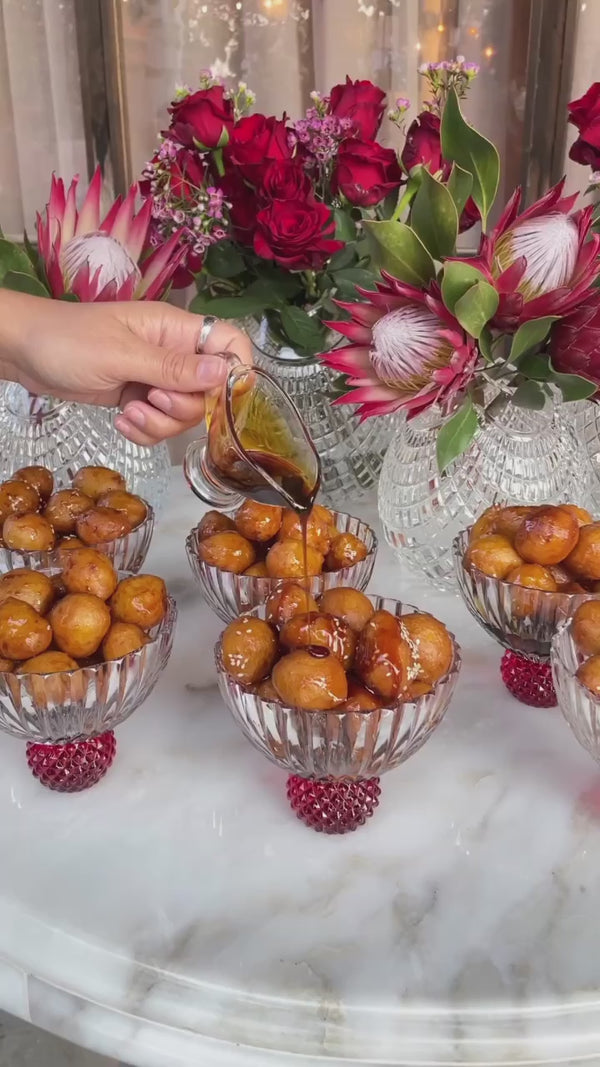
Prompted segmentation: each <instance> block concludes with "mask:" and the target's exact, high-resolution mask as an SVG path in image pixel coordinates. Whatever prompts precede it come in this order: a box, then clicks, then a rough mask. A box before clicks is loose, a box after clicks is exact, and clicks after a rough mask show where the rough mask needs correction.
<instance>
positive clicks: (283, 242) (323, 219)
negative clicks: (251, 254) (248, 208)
mask: <svg viewBox="0 0 600 1067" xmlns="http://www.w3.org/2000/svg"><path fill="white" fill-rule="evenodd" d="M256 223H257V228H256V233H255V234H254V251H255V252H256V254H257V255H259V256H261V257H262V259H273V260H275V262H276V263H279V264H280V265H281V266H282V267H287V269H288V270H320V269H321V267H322V266H323V264H324V263H325V261H326V260H327V259H329V257H330V256H331V255H333V253H334V252H337V251H339V249H340V248H343V247H344V243H343V241H333V240H331V236H332V234H333V233H334V231H335V223H334V221H333V217H332V215H331V212H330V210H329V208H327V207H325V204H320V203H318V202H317V201H316V200H273V201H272V202H271V203H270V204H268V205H267V207H265V208H263V210H262V211H259V213H258V215H257V218H256Z"/></svg>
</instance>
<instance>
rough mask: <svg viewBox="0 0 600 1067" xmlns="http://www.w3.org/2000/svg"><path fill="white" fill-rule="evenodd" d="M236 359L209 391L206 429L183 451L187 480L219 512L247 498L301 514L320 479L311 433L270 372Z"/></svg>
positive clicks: (310, 501) (311, 498) (314, 495)
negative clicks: (217, 387) (219, 384)
mask: <svg viewBox="0 0 600 1067" xmlns="http://www.w3.org/2000/svg"><path fill="white" fill-rule="evenodd" d="M234 358H235V362H233V360H231V359H230V360H229V362H230V370H229V374H228V375H227V379H226V381H225V383H224V385H223V387H222V388H221V389H220V390H219V391H218V393H217V394H213V395H211V396H208V397H207V403H206V427H207V432H206V434H205V435H204V436H203V437H201V438H199V439H198V440H197V441H193V442H192V444H190V445H189V446H188V448H187V450H186V453H185V459H184V464H183V470H184V474H185V477H186V479H187V481H188V484H189V485H190V487H191V489H192V490H193V492H194V493H195V494H196V496H197V497H199V498H200V500H202V501H204V503H206V504H209V505H210V506H211V507H214V508H219V509H221V510H224V511H231V510H233V509H235V508H236V507H239V505H240V504H241V503H242V502H243V500H244V499H246V498H250V499H252V500H258V501H261V502H262V503H266V504H278V505H283V506H285V507H291V508H294V510H295V511H297V512H300V513H302V512H307V511H309V510H310V508H311V507H312V505H313V503H314V500H315V497H316V495H317V492H318V490H319V485H320V481H321V464H320V461H319V456H318V454H317V451H316V449H315V446H314V444H313V442H312V439H311V437H310V434H309V433H308V430H307V429H306V427H305V425H304V423H303V421H302V419H301V417H300V414H299V412H298V409H297V408H296V405H295V404H294V403H293V401H291V400H290V398H289V397H288V396H287V395H286V394H285V393H284V392H283V390H282V389H281V388H280V386H279V385H277V383H276V382H275V381H274V380H273V378H272V377H271V376H270V374H268V373H267V371H265V370H263V369H262V368H260V367H248V366H246V365H245V364H242V363H240V362H239V360H237V358H236V357H234Z"/></svg>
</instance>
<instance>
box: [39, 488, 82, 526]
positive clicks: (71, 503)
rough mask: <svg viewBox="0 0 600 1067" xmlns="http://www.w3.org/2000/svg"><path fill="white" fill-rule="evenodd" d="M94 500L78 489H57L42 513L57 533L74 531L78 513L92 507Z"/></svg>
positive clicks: (80, 513)
mask: <svg viewBox="0 0 600 1067" xmlns="http://www.w3.org/2000/svg"><path fill="white" fill-rule="evenodd" d="M93 506H94V502H93V500H92V499H91V498H90V497H89V496H86V495H85V493H80V492H79V490H78V489H59V490H58V492H56V493H53V494H52V496H51V497H50V499H49V500H48V503H47V504H46V510H45V511H44V515H45V516H46V518H47V519H48V521H49V522H51V523H52V525H53V526H54V529H55V530H56V532H57V534H72V533H75V523H76V522H77V519H78V518H79V516H80V515H84V514H85V512H86V511H89V510H90V508H93Z"/></svg>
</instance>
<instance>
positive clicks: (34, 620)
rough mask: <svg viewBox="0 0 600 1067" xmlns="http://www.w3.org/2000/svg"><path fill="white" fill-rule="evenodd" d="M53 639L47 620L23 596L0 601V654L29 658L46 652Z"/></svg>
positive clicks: (15, 657) (9, 657)
mask: <svg viewBox="0 0 600 1067" xmlns="http://www.w3.org/2000/svg"><path fill="white" fill-rule="evenodd" d="M51 641H52V630H51V628H50V624H49V623H48V621H47V620H46V619H44V618H42V616H41V615H39V614H38V612H37V611H36V610H35V609H34V608H32V607H31V604H28V603H27V602H26V601H24V600H17V599H16V598H15V597H9V598H8V599H7V600H4V601H3V602H2V604H0V656H2V657H3V658H4V659H9V660H24V659H31V658H32V657H33V656H39V655H40V653H41V652H45V651H46V649H47V648H48V646H49V645H50V642H51Z"/></svg>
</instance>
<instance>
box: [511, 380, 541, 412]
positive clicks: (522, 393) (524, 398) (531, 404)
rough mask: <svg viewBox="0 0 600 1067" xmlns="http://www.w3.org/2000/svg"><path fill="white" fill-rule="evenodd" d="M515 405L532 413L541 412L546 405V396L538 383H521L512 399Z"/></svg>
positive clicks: (529, 381)
mask: <svg viewBox="0 0 600 1067" xmlns="http://www.w3.org/2000/svg"><path fill="white" fill-rule="evenodd" d="M512 402H513V404H515V405H516V406H517V407H518V408H527V409H529V410H530V411H541V410H542V408H543V407H544V406H545V404H546V394H545V393H544V391H543V389H542V386H541V385H539V384H538V382H532V381H531V380H528V381H526V382H521V385H519V386H518V387H517V388H516V389H515V391H514V393H513V398H512Z"/></svg>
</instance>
